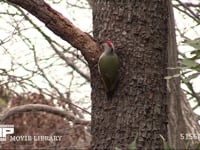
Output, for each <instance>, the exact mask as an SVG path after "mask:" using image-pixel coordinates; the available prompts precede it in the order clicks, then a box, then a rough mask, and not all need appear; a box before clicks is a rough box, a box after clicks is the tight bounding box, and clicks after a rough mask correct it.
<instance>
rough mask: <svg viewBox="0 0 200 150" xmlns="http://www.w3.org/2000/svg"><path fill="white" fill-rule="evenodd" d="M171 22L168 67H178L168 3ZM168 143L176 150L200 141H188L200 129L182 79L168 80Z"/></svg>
mask: <svg viewBox="0 0 200 150" xmlns="http://www.w3.org/2000/svg"><path fill="white" fill-rule="evenodd" d="M168 6H169V7H168V9H169V19H168V20H169V21H168V29H169V33H168V48H167V49H168V67H169V68H176V67H177V66H178V64H177V62H178V50H177V44H176V34H175V28H174V27H175V23H174V14H173V9H172V4H171V2H170V1H168ZM179 73H180V72H179V70H174V69H173V70H170V69H168V75H169V76H172V75H175V74H179ZM167 87H168V94H167V95H168V112H169V113H168V118H169V124H168V141H169V143H170V145H172V146H173V147H174V148H176V149H186V147H187V148H188V145H190V146H191V145H193V144H194V143H197V142H198V141H199V140H200V139H195V138H191V139H189V140H188V139H187V138H186V135H187V134H188V135H191V136H197V135H199V131H200V127H199V124H198V122H197V119H196V118H195V114H194V113H193V111H192V109H191V107H190V104H189V103H188V102H187V98H186V96H185V94H184V93H183V92H182V90H181V89H180V78H172V79H170V80H168V83H167Z"/></svg>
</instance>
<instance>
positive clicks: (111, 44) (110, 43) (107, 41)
mask: <svg viewBox="0 0 200 150" xmlns="http://www.w3.org/2000/svg"><path fill="white" fill-rule="evenodd" d="M105 43H106V44H107V45H108V46H109V47H110V48H113V43H112V42H111V41H109V40H106V41H105Z"/></svg>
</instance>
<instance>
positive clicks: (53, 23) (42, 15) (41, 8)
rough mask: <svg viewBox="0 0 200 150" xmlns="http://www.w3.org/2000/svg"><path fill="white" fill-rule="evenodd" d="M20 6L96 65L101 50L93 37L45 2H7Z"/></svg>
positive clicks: (10, 0)
mask: <svg viewBox="0 0 200 150" xmlns="http://www.w3.org/2000/svg"><path fill="white" fill-rule="evenodd" d="M7 2H10V3H13V4H16V5H19V6H20V7H22V8H24V9H25V10H27V11H28V12H30V13H31V14H32V15H34V16H35V17H37V18H38V19H39V20H40V21H42V22H43V23H44V24H45V25H46V26H47V28H49V29H50V30H51V31H52V32H54V33H55V34H56V35H58V36H59V37H61V38H62V39H63V40H65V41H68V42H69V43H70V44H71V45H72V46H73V47H75V48H77V49H79V50H81V53H82V55H83V56H84V57H85V59H86V60H87V61H88V62H89V64H92V65H94V64H96V62H97V58H98V56H99V53H100V50H99V46H98V44H97V43H96V42H95V41H94V39H92V37H91V36H90V35H89V34H87V33H85V32H83V31H81V30H80V29H79V28H77V27H75V26H74V25H73V24H72V23H71V22H70V21H69V20H68V19H67V18H65V17H64V16H63V15H62V14H61V13H59V12H57V11H56V10H54V9H53V8H51V7H50V6H49V5H48V4H47V3H45V2H44V1H43V0H31V1H25V0H7Z"/></svg>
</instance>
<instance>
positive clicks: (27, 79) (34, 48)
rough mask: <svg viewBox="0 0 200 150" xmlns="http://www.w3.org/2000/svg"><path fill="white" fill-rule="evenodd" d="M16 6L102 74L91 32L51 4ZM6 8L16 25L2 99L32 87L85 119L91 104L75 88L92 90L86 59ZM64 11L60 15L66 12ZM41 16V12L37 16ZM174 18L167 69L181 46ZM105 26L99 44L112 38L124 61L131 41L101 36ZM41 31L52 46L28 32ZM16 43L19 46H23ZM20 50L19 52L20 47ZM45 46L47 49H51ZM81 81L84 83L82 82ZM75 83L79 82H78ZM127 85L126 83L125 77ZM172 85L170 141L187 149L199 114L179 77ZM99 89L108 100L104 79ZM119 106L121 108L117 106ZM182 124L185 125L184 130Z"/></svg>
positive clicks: (19, 12)
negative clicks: (188, 136) (182, 135)
mask: <svg viewBox="0 0 200 150" xmlns="http://www.w3.org/2000/svg"><path fill="white" fill-rule="evenodd" d="M12 2H14V3H16V4H19V5H20V6H21V7H23V8H24V9H26V10H28V11H30V12H32V13H33V15H35V16H36V17H37V18H39V19H40V20H42V22H44V24H45V25H46V26H47V27H48V28H50V29H51V30H52V31H53V32H54V33H56V34H57V35H59V36H60V37H61V38H63V39H64V40H67V41H68V42H69V43H70V44H72V45H73V46H74V47H76V48H78V49H81V51H82V54H83V55H84V56H85V58H86V60H87V61H89V62H90V63H89V66H90V68H91V69H92V72H93V73H94V74H97V72H96V71H97V69H96V65H95V64H96V60H97V58H98V56H99V53H100V51H99V50H98V46H95V43H94V42H93V41H92V40H91V38H90V37H89V36H87V34H85V33H83V32H81V31H80V30H78V29H77V28H75V27H74V26H73V25H72V24H71V23H70V22H69V20H67V19H66V18H64V17H63V16H62V15H61V14H58V13H57V12H56V11H55V10H53V9H51V8H50V7H49V6H48V5H46V4H45V3H43V2H38V3H37V7H36V5H34V4H36V3H26V2H22V1H19V0H18V1H16V0H13V1H12ZM177 2H178V3H175V5H174V6H175V7H176V8H177V9H180V10H182V12H186V14H187V15H188V14H189V16H190V17H191V16H193V18H194V16H195V17H196V18H197V19H198V15H195V13H198V7H196V6H198V4H192V3H182V2H180V1H177ZM52 3H53V4H54V5H56V6H57V7H58V6H59V4H62V5H63V4H65V2H63V1H59V2H55V1H52ZM66 4H67V6H70V7H72V6H76V7H79V8H83V9H82V11H84V10H87V9H88V6H87V5H86V4H85V3H84V2H83V3H82V4H81V1H80V3H79V2H77V3H69V2H67V3H66ZM2 6H4V7H7V9H6V10H7V11H2V12H1V16H3V17H5V18H9V19H7V20H9V21H7V22H10V25H12V26H14V30H13V31H12V32H11V34H10V36H8V37H4V38H2V39H1V48H2V50H3V51H4V56H5V54H7V55H10V56H12V57H11V58H12V60H11V61H12V63H11V64H12V65H11V66H10V68H9V69H8V68H6V69H5V68H2V69H1V76H2V77H3V78H2V83H1V85H2V87H3V88H1V89H3V90H2V92H1V93H2V95H3V97H2V98H3V99H8V100H10V97H12V96H13V93H15V94H14V95H16V94H17V95H20V96H21V95H22V91H23V92H27V91H30V89H31V90H34V91H37V92H39V93H41V94H42V95H45V96H46V97H48V98H50V99H51V100H52V101H56V102H57V105H58V106H61V107H62V108H64V109H65V110H69V111H70V112H72V113H73V114H74V115H75V116H77V115H78V117H80V118H83V112H86V111H85V109H80V107H78V106H77V105H81V106H85V107H88V106H89V105H85V104H86V101H87V102H88V97H86V98H84V99H85V100H86V101H84V102H83V101H80V100H79V99H82V97H81V98H80V97H77V96H76V90H75V89H77V88H75V87H77V85H81V87H83V88H80V91H82V90H83V89H85V87H87V86H84V85H87V84H85V83H87V82H88V81H89V80H90V76H89V75H88V71H86V70H83V69H82V68H85V66H87V63H86V61H85V60H84V59H83V56H82V55H81V54H80V53H79V52H78V51H77V50H76V49H75V50H74V49H73V48H69V47H68V45H67V44H66V42H64V41H62V40H60V39H59V38H56V37H55V36H54V35H53V34H52V33H51V32H48V30H47V29H46V27H44V26H43V24H41V23H40V22H39V21H38V20H37V19H35V18H34V17H32V16H31V15H30V14H29V13H28V12H26V11H24V10H22V9H21V8H20V7H17V5H12V4H11V3H9V5H8V4H7V1H4V2H2ZM30 6H31V7H30ZM95 6H96V7H97V5H96V4H94V6H93V9H94V10H95ZM167 6H168V8H170V7H169V4H167ZM186 6H187V7H186ZM108 7H109V6H108ZM129 7H130V6H129ZM143 7H145V5H144V6H142V7H138V8H143ZM13 8H16V9H13ZM122 8H123V7H122ZM122 8H121V9H119V12H116V15H115V16H118V15H119V14H121V13H120V12H121V11H122V10H123V9H122ZM166 8H167V7H166ZM187 8H188V9H187ZM67 9H70V8H69V7H68V8H67ZM129 9H130V8H128V9H127V10H129ZM116 10H118V9H116ZM136 10H137V11H138V12H139V11H140V9H139V10H138V9H136ZM191 10H192V11H191ZM59 11H61V9H60V10H59ZM38 12H40V13H38ZM97 12H98V11H97ZM168 12H172V10H170V11H168ZM65 14H66V13H65ZM128 14H131V13H130V12H129V13H128ZM137 15H138V14H136V15H134V17H133V16H129V18H137V17H135V16H137ZM139 15H140V14H139ZM122 16H123V15H122ZM122 16H120V15H119V16H118V19H117V18H116V20H120V19H122ZM67 17H69V16H67ZM109 17H111V16H109ZM109 17H105V18H109ZM102 18H104V17H102ZM138 18H139V19H138V20H134V19H133V20H131V21H132V22H131V23H133V22H135V23H137V22H140V18H142V17H138ZM111 19H112V20H113V21H115V17H113V18H112V17H111ZM197 19H196V20H197ZM122 20H123V19H122ZM169 20H170V21H168V23H171V24H168V28H170V30H169V31H171V32H170V34H168V35H169V36H168V39H169V38H170V39H171V38H172V39H173V40H170V41H171V44H169V43H170V41H169V40H168V47H173V48H170V49H169V48H168V50H171V52H168V55H170V56H173V57H169V59H168V62H169V63H168V66H169V67H171V68H176V66H177V64H176V63H177V54H176V43H175V42H174V41H175V35H174V30H173V26H174V24H173V23H172V21H173V17H172V16H171V18H169ZM11 21H12V22H11ZM97 22H98V21H97ZM97 22H94V23H97ZM104 22H107V20H105V21H104ZM125 23H126V22H125ZM131 23H130V24H131ZM142 23H143V24H144V25H145V23H144V22H140V24H141V25H142ZM27 25H28V26H27ZM99 25H102V24H98V25H97V26H99ZM103 25H104V26H107V25H109V24H103ZM113 25H115V24H113ZM111 26H112V25H111ZM116 26H117V25H115V26H114V28H113V27H111V29H108V30H109V31H110V30H112V29H115V27H116ZM121 26H123V25H122V24H121ZM4 27H7V25H5V26H4ZM66 27H69V28H66ZM134 27H135V26H134ZM101 28H102V27H101V26H100V27H99V28H96V30H97V31H96V30H94V32H96V34H94V36H96V39H97V41H101V40H103V38H107V37H108V38H111V39H112V40H113V41H114V44H115V45H116V46H117V48H118V51H119V54H120V55H121V57H122V56H123V58H125V57H124V55H125V52H124V51H123V49H125V48H124V47H121V46H120V44H121V43H126V42H127V41H128V40H127V39H126V40H125V41H122V42H119V41H118V39H117V38H116V39H115V38H114V37H112V36H113V34H110V33H104V32H105V31H104V30H102V33H101V32H100V31H99V29H101ZM135 28H137V27H135ZM9 29H10V28H9ZM12 29H13V28H12ZM122 29H123V28H122ZM7 30H8V28H3V30H2V31H3V33H4V32H5V31H7ZM28 31H31V32H28ZM36 31H37V33H39V35H42V36H41V37H40V38H41V39H45V40H46V41H47V42H45V41H43V42H41V43H42V44H39V43H38V40H37V44H36V40H34V38H33V37H31V36H30V35H31V34H28V33H33V32H36ZM70 31H74V32H70ZM120 31H121V29H120V30H119V31H115V30H114V31H111V32H112V33H120ZM99 32H100V34H98V33H99ZM124 34H125V33H123V34H122V35H123V36H122V37H126V36H127V35H126V34H125V35H124ZM140 34H142V35H143V33H140ZM6 35H7V34H6ZM97 35H98V36H97ZM120 35H121V34H120ZM137 36H139V35H137V34H136V33H135V34H134V37H137ZM142 38H145V37H142ZM82 39H87V40H85V42H83V40H82ZM122 39H123V38H122ZM138 39H139V38H136V39H135V40H136V41H137V40H138ZM10 41H13V44H14V45H13V47H15V49H14V50H12V49H11V48H12V47H10V46H8V45H10ZM142 42H144V41H142ZM142 42H139V43H138V45H136V47H137V46H139V44H141V43H142ZM17 43H20V46H19V45H18V44H17ZM22 43H25V44H26V45H27V47H26V48H23V49H24V51H22V46H21V44H22ZM44 43H46V44H44ZM92 43H93V44H92ZM130 43H132V42H130ZM38 45H39V46H38ZM16 46H17V47H18V48H16ZM8 47H9V49H8ZM46 47H48V51H47V48H46ZM49 47H50V48H51V49H50V51H49ZM19 48H20V51H18V50H19ZM27 49H29V51H27ZM130 49H131V48H130ZM141 49H142V48H141ZM47 52H48V53H47ZM19 54H22V55H23V54H24V58H27V61H26V63H24V62H22V61H21V62H20V61H19V58H22V55H19ZM139 54H140V53H136V56H139ZM195 54H196V55H197V53H195ZM25 56H26V57H25ZM130 56H131V55H130ZM136 56H134V57H136ZM197 56H198V55H197ZM134 57H133V58H134ZM31 58H33V59H31ZM133 58H132V60H133ZM90 59H91V60H90ZM138 59H139V58H138ZM30 60H33V61H30ZM77 60H80V61H77ZM127 61H128V60H126V61H124V62H127ZM80 62H82V63H80ZM135 62H136V61H135ZM187 62H188V61H186V63H185V62H184V64H185V65H187V66H188V63H187ZM190 63H191V61H190ZM193 64H194V63H193ZM66 65H67V66H69V67H71V68H72V69H69V68H68V67H66ZM123 65H124V64H123ZM136 65H137V64H136ZM63 66H64V67H63ZM93 66H94V67H93ZM137 66H139V65H137ZM190 66H191V65H190ZM141 67H142V66H141V65H140V66H139V67H137V68H138V69H140V68H141ZM30 68H32V69H30ZM58 68H59V69H58ZM60 68H61V69H62V72H61V71H60ZM67 68H68V69H67ZM193 68H194V67H193ZM132 69H133V68H132ZM17 70H18V71H17ZM19 70H20V71H19ZM21 70H26V71H27V72H26V74H19V72H22V71H21ZM122 70H126V68H123V69H122V68H121V71H120V72H123V71H122ZM17 72H18V73H17ZM23 72H24V71H23ZM52 72H55V74H52ZM126 72H127V71H126ZM56 73H57V74H56ZM124 73H125V72H124ZM62 74H63V75H62ZM127 74H129V75H130V73H129V72H127ZM127 74H126V75H127ZM177 74H179V72H178V70H177V69H176V70H175V69H173V70H172V69H171V70H168V75H169V76H174V75H177ZM66 75H67V76H69V77H71V81H72V82H67V81H66V80H65V79H68V78H63V76H66ZM79 75H80V76H79ZM197 75H198V74H197ZM197 75H196V76H197ZM59 76H60V78H58V77H59ZM120 76H121V77H123V74H121V75H120ZM127 76H128V75H127ZM39 77H40V78H39ZM82 77H83V78H84V79H82ZM77 78H79V79H81V80H77ZM132 78H134V77H131V78H129V79H132ZM34 79H36V80H38V79H40V80H41V81H42V82H39V83H40V84H38V82H34ZM61 79H62V80H61ZM73 79H76V80H73ZM98 79H99V77H98ZM127 79H128V78H127ZM137 79H138V80H139V78H138V77H135V80H134V82H136V81H137ZM60 81H61V82H60ZM76 81H78V83H77V82H76ZM80 82H81V83H80ZM123 82H124V83H125V79H124V81H123ZM134 82H133V83H134ZM168 82H169V84H168V89H170V90H169V93H168V98H169V100H168V102H169V109H170V115H169V132H168V133H169V141H170V143H172V145H174V146H175V147H177V148H178V147H179V146H183V145H184V143H185V141H184V140H180V133H191V134H193V135H197V133H198V132H197V131H198V128H199V127H198V124H197V120H196V118H194V117H191V115H192V116H194V115H193V114H192V111H191V109H190V108H189V105H188V102H187V101H186V98H185V96H184V95H183V94H182V92H180V90H179V79H178V78H172V79H170V80H168ZM41 83H44V84H41ZM46 83H47V84H46ZM63 83H67V84H68V83H69V84H68V86H66V84H63ZM92 83H93V82H92ZM175 83H176V84H175ZM141 84H142V81H141ZM190 84H192V83H191V82H190ZM47 85H48V86H47ZM136 85H137V84H136ZM99 86H100V88H101V90H98V91H97V93H98V92H101V93H99V95H102V96H103V94H104V92H103V86H101V83H100V80H97V83H96V81H95V87H93V88H94V90H95V88H96V87H99ZM16 87H17V88H16ZM30 87H31V88H30ZM133 87H134V86H133ZM133 87H132V88H133ZM190 87H191V86H190ZM5 88H6V89H9V90H5ZM120 88H122V84H121V87H119V88H118V91H117V93H119V91H121V90H120ZM139 88H140V87H139ZM163 88H164V87H163ZM126 90H128V89H127V88H126ZM187 91H189V92H190V91H191V92H192V90H191V88H189V89H187ZM78 92H79V91H78ZM122 92H123V91H122ZM125 92H130V91H125ZM5 93H7V94H5ZM8 93H9V94H8ZM11 93H12V94H11ZM87 93H89V91H87ZM193 93H196V95H198V93H197V92H196V91H195V90H193ZM8 95H9V97H7V96H8ZM11 95H12V96H11ZM23 95H27V94H23ZM193 95H194V94H193ZM72 100H73V102H72ZM74 100H75V101H74ZM183 100H184V101H183ZM128 101H129V100H127V101H126V100H125V102H124V103H123V101H121V103H123V104H122V105H121V104H120V105H121V106H123V105H125V104H127V105H128V103H127V102H128ZM95 102H96V101H95ZM101 102H102V100H101ZM96 103H98V102H96ZM113 103H114V102H112V103H111V104H110V105H112V104H113ZM22 104H23V103H22ZM74 104H75V105H74ZM83 104H84V105H83ZM180 104H181V105H180ZM95 105H96V104H95ZM97 105H98V104H97ZM97 105H96V106H97ZM102 105H105V103H104V101H103V102H102ZM113 105H115V104H113ZM93 106H94V104H93ZM116 106H118V104H117V105H116ZM180 106H181V107H180ZM197 107H198V105H197ZM197 107H196V108H197ZM93 108H94V107H93ZM144 108H145V107H144ZM177 108H179V109H177ZM105 109H106V110H107V112H113V113H116V111H113V110H112V109H115V108H112V107H109V106H106V107H105ZM110 109H111V110H110ZM138 111H142V109H141V110H138ZM124 113H125V112H124ZM113 116H115V115H113ZM100 117H101V116H100ZM119 118H120V117H119ZM119 120H120V119H119ZM108 121H110V120H108ZM130 121H133V120H131V119H130ZM190 122H191V124H192V125H193V128H191V124H190ZM180 123H181V124H183V125H182V126H180ZM119 126H120V125H119ZM119 126H118V127H119ZM95 127H96V126H95ZM97 128H98V126H97ZM100 128H101V126H100ZM94 131H95V130H94V128H93V133H94ZM135 131H136V129H135V128H134V132H135ZM183 131H184V132H183ZM134 132H132V133H131V134H132V135H133V136H134ZM95 133H96V132H95ZM97 133H98V132H97ZM122 134H123V133H122ZM125 134H126V133H125ZM114 135H115V134H114ZM116 135H117V134H116ZM121 138H122V137H121ZM115 139H117V138H115ZM141 139H142V138H141V136H140V137H139V139H138V141H139V143H142V142H143V141H141ZM108 140H109V139H108ZM131 140H133V137H132V139H128V140H127V141H126V142H124V143H128V142H130V141H131ZM152 140H153V139H152ZM113 141H114V140H113ZM190 141H194V140H190ZM187 142H188V140H187ZM110 143H111V145H112V144H113V145H114V142H110ZM118 145H119V146H120V145H123V144H118ZM114 146H115V145H114ZM138 146H140V144H138Z"/></svg>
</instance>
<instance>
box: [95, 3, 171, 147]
mask: <svg viewBox="0 0 200 150" xmlns="http://www.w3.org/2000/svg"><path fill="white" fill-rule="evenodd" d="M167 16H168V5H167V1H165V0H152V1H150V0H140V1H136V0H132V1H127V0H116V1H104V0H95V1H94V3H93V26H94V37H95V38H96V39H97V40H98V41H102V40H105V39H110V40H111V41H112V42H113V43H114V45H115V48H116V52H117V54H118V55H119V58H120V71H119V74H120V75H119V84H118V87H117V89H116V90H115V92H114V95H113V97H112V99H111V100H108V99H107V98H106V94H105V92H104V89H103V84H102V82H101V80H100V77H99V75H98V71H97V69H94V68H91V85H92V136H93V140H92V149H113V148H114V147H119V148H122V149H127V145H128V144H130V143H131V142H132V141H133V140H134V137H135V135H136V134H138V138H137V148H138V149H145V148H146V149H162V147H163V145H162V140H161V138H160V136H159V134H161V135H163V136H164V137H165V138H167V89H166V80H165V79H164V77H165V76H167V71H166V68H167V42H168V41H167V35H168V28H167V19H168V17H167Z"/></svg>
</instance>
